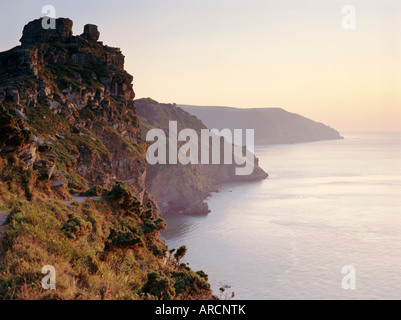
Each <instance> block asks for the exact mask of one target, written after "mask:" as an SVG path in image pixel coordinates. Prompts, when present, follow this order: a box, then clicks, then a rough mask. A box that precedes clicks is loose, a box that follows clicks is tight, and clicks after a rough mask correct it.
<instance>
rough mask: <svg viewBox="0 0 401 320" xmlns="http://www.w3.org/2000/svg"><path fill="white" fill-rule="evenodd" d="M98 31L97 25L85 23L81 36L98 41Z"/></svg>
mask: <svg viewBox="0 0 401 320" xmlns="http://www.w3.org/2000/svg"><path fill="white" fill-rule="evenodd" d="M99 36H100V33H99V31H98V30H97V26H96V25H94V24H87V25H85V26H84V33H83V34H81V37H82V38H84V39H86V40H88V41H98V40H99Z"/></svg>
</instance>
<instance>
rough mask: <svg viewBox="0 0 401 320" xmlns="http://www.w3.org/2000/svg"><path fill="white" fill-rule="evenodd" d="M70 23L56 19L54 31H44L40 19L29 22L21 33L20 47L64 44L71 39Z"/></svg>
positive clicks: (62, 19)
mask: <svg viewBox="0 0 401 320" xmlns="http://www.w3.org/2000/svg"><path fill="white" fill-rule="evenodd" d="M72 24H73V23H72V21H71V20H70V19H66V18H58V19H56V29H44V28H43V26H42V19H36V20H34V21H31V22H29V23H28V24H27V25H26V26H25V27H24V30H23V32H22V38H21V40H20V42H21V44H22V45H29V44H35V43H40V42H54V41H61V42H66V41H69V40H71V39H72Z"/></svg>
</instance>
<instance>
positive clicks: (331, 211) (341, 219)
mask: <svg viewBox="0 0 401 320" xmlns="http://www.w3.org/2000/svg"><path fill="white" fill-rule="evenodd" d="M344 137H345V139H344V140H331V141H319V142H312V143H300V144H291V145H268V146H257V147H256V148H255V154H256V156H257V157H258V158H259V160H260V166H261V167H262V168H263V169H264V170H265V171H266V172H268V173H269V179H266V180H264V181H259V182H250V183H235V184H229V185H224V186H222V187H221V188H220V191H219V192H218V193H214V194H212V196H211V197H210V198H209V199H208V200H207V203H208V205H209V208H210V210H211V212H210V213H209V214H207V215H178V214H177V215H168V216H165V217H164V218H165V219H166V221H167V224H168V228H167V230H166V231H164V232H163V234H162V236H163V237H164V238H165V240H166V243H167V244H168V246H169V248H170V249H171V248H178V247H179V246H181V245H186V246H187V248H188V253H187V255H186V256H185V258H184V259H183V261H184V262H188V263H189V264H190V267H191V268H192V269H194V270H195V271H197V270H204V271H205V272H206V273H207V274H208V275H209V282H210V283H211V285H212V289H213V292H214V294H215V295H216V296H218V297H220V298H221V299H228V298H231V297H232V293H234V298H233V299H243V300H271V299H273V300H293V299H295V300H305V299H307V300H316V299H319V300H320V299H323V300H327V299H346V300H349V299H351V300H354V299H400V298H401V133H348V134H345V135H344ZM220 288H224V292H223V293H222V292H221V291H220V290H219V289H220Z"/></svg>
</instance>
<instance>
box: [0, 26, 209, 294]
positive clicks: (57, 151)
mask: <svg viewBox="0 0 401 320" xmlns="http://www.w3.org/2000/svg"><path fill="white" fill-rule="evenodd" d="M56 22H57V26H58V27H57V30H51V29H49V30H44V29H43V28H42V27H41V20H40V19H38V20H34V21H32V22H30V23H29V24H28V25H27V26H25V28H24V32H23V37H22V39H21V42H22V45H21V46H18V47H15V48H13V49H11V50H9V51H6V52H2V53H0V209H1V210H2V211H3V210H6V211H7V212H9V215H8V218H7V221H6V226H2V227H1V228H0V237H1V250H0V299H207V298H210V297H211V290H210V285H209V283H208V281H207V280H208V279H207V276H206V274H205V273H204V272H203V271H200V272H194V271H192V270H191V269H190V268H189V267H188V266H187V265H183V264H180V263H179V260H180V259H181V257H180V258H179V259H174V258H173V257H171V254H170V255H169V254H168V252H169V250H168V248H167V246H166V245H165V243H164V242H163V241H161V240H160V231H161V230H164V229H165V228H166V224H165V222H164V220H163V219H161V218H160V215H159V209H158V206H157V205H156V203H155V202H154V201H153V199H152V197H151V196H150V195H149V193H148V190H147V188H146V184H145V179H146V159H145V152H146V144H145V143H143V142H142V140H141V136H140V128H139V121H138V118H137V115H136V108H135V105H134V102H133V99H134V97H135V94H134V91H133V89H132V79H133V77H132V76H131V75H129V74H128V73H127V72H126V71H125V70H124V56H123V55H122V53H121V51H120V50H119V49H118V48H111V47H108V46H105V45H103V43H101V42H99V41H97V40H98V37H99V33H98V31H97V27H96V26H93V25H87V26H85V31H84V33H83V34H82V35H81V36H73V35H72V21H71V20H69V19H64V18H60V19H57V21H56ZM73 195H83V196H85V197H93V196H97V197H98V198H99V199H98V200H94V199H92V200H90V199H87V200H86V201H85V202H83V203H78V202H72V203H71V204H67V203H69V202H66V200H70V201H71V200H72V196H73ZM2 215H3V212H2ZM170 251H171V250H170ZM180 252H181V253H182V250H180ZM180 256H181V255H180ZM177 258H178V256H177ZM46 265H52V266H54V268H55V270H56V276H57V278H56V290H49V291H46V290H44V289H43V288H42V286H41V280H42V278H43V277H44V275H43V274H42V273H41V270H42V268H43V267H44V266H46Z"/></svg>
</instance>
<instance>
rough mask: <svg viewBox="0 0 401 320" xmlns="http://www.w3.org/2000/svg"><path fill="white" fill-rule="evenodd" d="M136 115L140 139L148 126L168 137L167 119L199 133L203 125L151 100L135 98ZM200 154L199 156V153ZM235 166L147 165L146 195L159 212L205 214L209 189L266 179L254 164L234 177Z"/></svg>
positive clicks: (179, 128)
mask: <svg viewBox="0 0 401 320" xmlns="http://www.w3.org/2000/svg"><path fill="white" fill-rule="evenodd" d="M135 105H136V107H137V114H138V116H139V118H140V124H141V132H142V139H143V140H145V137H146V134H147V132H148V131H149V130H150V129H153V128H159V129H163V131H164V132H165V133H166V136H167V137H168V127H169V121H177V124H178V131H180V130H182V129H185V128H190V129H194V130H195V131H196V132H197V133H198V134H199V135H200V131H201V130H202V129H207V127H206V126H205V125H204V124H203V123H202V121H200V120H199V119H198V118H196V117H195V116H193V115H191V114H189V113H188V112H186V111H184V110H183V109H181V108H178V107H177V106H175V105H173V104H163V103H158V102H157V101H154V100H152V99H149V98H148V99H140V100H136V101H135ZM199 156H200V155H199ZM235 167H236V165H235V164H233V165H225V164H221V165H212V164H210V165H201V164H198V165H192V164H188V165H181V164H177V165H171V164H170V165H159V164H157V165H149V164H148V165H147V172H148V174H147V179H146V183H147V186H148V189H149V191H150V194H151V195H152V197H153V198H154V199H155V200H156V202H157V203H158V205H159V207H160V209H161V211H162V213H163V214H167V213H174V212H178V213H191V214H195V213H207V212H209V209H208V206H207V204H206V203H205V202H204V200H205V199H206V198H207V197H208V196H209V195H210V193H211V192H213V191H217V190H218V187H219V186H220V185H221V184H223V183H227V182H234V181H235V182H245V181H257V180H263V179H266V178H267V176H268V175H267V174H266V173H265V172H264V171H263V169H261V168H260V167H259V166H258V160H257V159H256V160H255V168H254V171H253V173H252V174H251V175H249V176H237V175H236V174H235Z"/></svg>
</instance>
